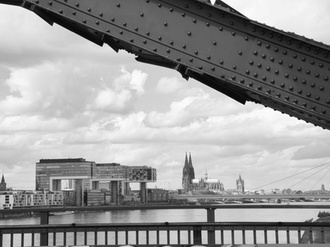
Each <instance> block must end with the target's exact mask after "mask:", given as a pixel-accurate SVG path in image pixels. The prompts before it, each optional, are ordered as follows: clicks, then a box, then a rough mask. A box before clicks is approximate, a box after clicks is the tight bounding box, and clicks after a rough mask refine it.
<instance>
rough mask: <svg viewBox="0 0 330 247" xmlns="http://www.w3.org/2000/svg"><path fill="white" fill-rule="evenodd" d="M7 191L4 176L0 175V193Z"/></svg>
mask: <svg viewBox="0 0 330 247" xmlns="http://www.w3.org/2000/svg"><path fill="white" fill-rule="evenodd" d="M6 190H7V183H6V181H5V176H4V175H3V174H2V177H1V182H0V191H6Z"/></svg>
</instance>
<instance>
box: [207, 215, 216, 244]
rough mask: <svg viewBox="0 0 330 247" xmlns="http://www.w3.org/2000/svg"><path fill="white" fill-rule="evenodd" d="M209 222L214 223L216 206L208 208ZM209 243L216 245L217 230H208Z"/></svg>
mask: <svg viewBox="0 0 330 247" xmlns="http://www.w3.org/2000/svg"><path fill="white" fill-rule="evenodd" d="M206 211H207V222H208V223H214V222H215V212H214V211H215V208H207V209H206ZM207 244H208V246H215V230H214V228H213V230H208V231H207Z"/></svg>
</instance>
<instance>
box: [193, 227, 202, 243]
mask: <svg viewBox="0 0 330 247" xmlns="http://www.w3.org/2000/svg"><path fill="white" fill-rule="evenodd" d="M193 233H194V245H200V244H202V227H201V226H194V228H193Z"/></svg>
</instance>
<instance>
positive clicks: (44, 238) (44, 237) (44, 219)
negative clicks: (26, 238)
mask: <svg viewBox="0 0 330 247" xmlns="http://www.w3.org/2000/svg"><path fill="white" fill-rule="evenodd" d="M48 224H49V212H48V211H43V212H40V225H48ZM40 245H41V246H48V231H46V232H41V233H40Z"/></svg>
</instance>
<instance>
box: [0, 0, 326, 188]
mask: <svg viewBox="0 0 330 247" xmlns="http://www.w3.org/2000/svg"><path fill="white" fill-rule="evenodd" d="M225 2H226V3H227V4H229V5H232V6H233V7H234V8H236V9H237V10H238V11H240V12H241V13H243V14H244V15H246V16H247V17H249V18H251V19H253V20H258V21H259V22H262V23H266V24H269V25H270V26H276V27H277V28H279V29H283V30H285V31H292V32H296V33H298V34H301V35H304V36H307V37H309V38H312V39H315V40H318V41H321V42H324V43H327V44H330V32H328V26H329V25H330V16H329V15H328V13H329V11H330V3H329V1H328V0H318V1H314V0H286V1H284V0H280V1H273V0H250V1H239V0H228V1H225ZM0 32H1V34H2V35H1V38H0V170H2V171H4V174H5V178H6V182H7V185H8V186H9V187H13V188H30V189H33V188H34V186H35V185H34V183H35V181H34V180H35V178H34V173H35V170H34V169H35V163H36V162H37V161H38V160H39V159H45V158H48V159H50V158H75V157H82V158H85V159H87V160H92V161H96V162H118V163H121V164H123V165H147V166H152V167H154V168H156V169H157V171H158V182H157V184H156V185H157V186H158V187H165V188H172V189H173V188H179V187H180V186H181V179H182V168H183V164H184V156H185V153H186V152H191V154H192V159H193V165H194V168H195V174H196V177H197V178H200V177H202V176H204V173H205V172H206V171H207V172H208V174H209V176H210V177H211V178H218V179H220V180H221V181H222V182H223V183H224V186H225V189H230V188H234V187H235V180H236V179H237V178H238V176H239V174H241V175H242V177H243V179H245V183H246V188H247V189H253V188H257V187H259V186H262V185H264V184H267V183H269V182H271V181H270V180H272V181H275V180H277V179H281V178H284V177H286V176H289V175H293V174H296V173H298V172H301V171H303V170H305V169H306V170H307V169H309V168H311V167H313V166H317V165H321V164H325V163H327V162H330V152H329V150H330V132H329V131H328V130H323V129H321V128H319V127H315V126H313V125H311V124H307V123H305V122H303V121H300V120H297V119H295V118H292V117H289V116H287V115H283V114H281V113H279V112H276V111H273V110H272V109H270V108H265V107H263V106H262V105H256V104H253V103H248V104H246V105H241V104H240V103H237V102H236V101H234V100H232V99H230V98H228V97H227V96H224V95H222V94H221V93H218V92H216V91H214V90H213V89H210V88H208V87H206V86H205V85H203V84H201V83H199V82H197V81H194V80H192V79H190V80H188V81H186V80H185V79H183V78H182V77H181V75H180V74H179V73H178V72H176V71H173V70H169V69H165V68H160V67H156V66H152V65H146V64H142V63H138V62H136V61H135V60H134V56H133V55H130V54H127V53H126V52H119V53H115V52H114V51H113V50H111V48H110V47H108V46H104V47H99V46H97V45H95V44H93V43H90V42H89V41H87V40H84V39H83V38H81V37H79V36H77V35H75V34H73V33H71V32H69V31H67V30H65V29H63V28H61V27H59V26H57V25H54V26H50V25H48V24H47V23H46V22H44V21H43V20H42V19H40V18H39V17H38V16H36V15H35V14H34V13H32V12H29V11H27V10H25V9H23V8H18V7H11V6H6V5H0ZM305 176H307V175H306V174H305ZM303 178H304V176H302V177H297V178H293V179H292V180H291V181H283V182H282V184H275V185H273V186H274V187H279V188H287V187H290V186H291V185H293V184H295V183H297V182H299V180H302V179H303ZM328 181H329V179H328V178H326V177H324V178H322V174H316V175H315V176H314V177H311V178H310V179H309V180H308V182H302V183H300V184H298V185H297V187H295V188H293V189H296V188H302V189H311V188H312V187H315V188H314V189H316V188H320V186H321V184H325V186H326V188H328V189H329V188H330V182H328ZM315 184H316V185H315ZM314 185H315V186H314ZM149 186H151V187H153V186H155V185H152V184H150V185H149Z"/></svg>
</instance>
